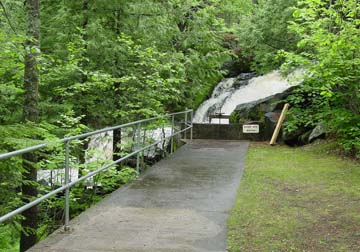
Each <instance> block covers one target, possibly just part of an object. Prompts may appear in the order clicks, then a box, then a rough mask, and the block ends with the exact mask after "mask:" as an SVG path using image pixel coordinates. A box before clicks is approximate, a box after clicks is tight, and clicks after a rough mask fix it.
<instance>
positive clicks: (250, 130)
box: [243, 124, 260, 134]
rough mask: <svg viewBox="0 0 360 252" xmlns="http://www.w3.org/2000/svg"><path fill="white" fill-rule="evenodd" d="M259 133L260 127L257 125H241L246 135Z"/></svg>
mask: <svg viewBox="0 0 360 252" xmlns="http://www.w3.org/2000/svg"><path fill="white" fill-rule="evenodd" d="M259 132H260V126H259V125H258V124H253V125H250V124H249V125H246V124H245V125H243V133H247V134H258V133H259Z"/></svg>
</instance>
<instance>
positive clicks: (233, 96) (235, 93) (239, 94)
mask: <svg viewBox="0 0 360 252" xmlns="http://www.w3.org/2000/svg"><path fill="white" fill-rule="evenodd" d="M302 72H303V71H301V70H297V71H295V72H294V73H293V74H291V75H289V76H288V77H287V78H284V77H282V76H281V74H280V72H279V71H273V72H271V73H269V74H266V75H263V76H259V77H254V78H252V79H250V80H249V81H248V84H247V85H241V86H240V87H238V88H236V87H234V83H235V82H236V81H237V78H227V79H224V80H223V81H221V82H220V83H219V84H218V85H217V86H216V88H215V89H214V92H213V94H212V96H211V98H210V99H208V100H206V101H205V102H204V103H203V104H201V105H200V107H199V108H198V109H197V111H196V113H195V116H194V123H209V122H210V121H209V116H210V115H214V114H221V115H230V114H231V113H232V112H233V111H234V110H235V108H236V107H237V106H238V105H240V104H244V103H248V102H253V101H257V100H260V99H264V98H266V97H269V96H272V95H275V94H278V93H282V92H284V91H286V90H287V89H289V88H290V87H291V86H294V85H298V84H300V82H301V81H300V77H301V75H302ZM210 123H222V124H228V123H229V121H228V119H218V118H213V119H212V120H211V122H210Z"/></svg>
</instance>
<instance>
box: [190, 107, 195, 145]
mask: <svg viewBox="0 0 360 252" xmlns="http://www.w3.org/2000/svg"><path fill="white" fill-rule="evenodd" d="M193 120H194V111H193V110H191V122H190V123H191V129H190V140H191V141H192V140H193V126H194V124H193Z"/></svg>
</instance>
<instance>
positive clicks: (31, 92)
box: [20, 0, 40, 252]
mask: <svg viewBox="0 0 360 252" xmlns="http://www.w3.org/2000/svg"><path fill="white" fill-rule="evenodd" d="M25 6H26V12H27V17H28V26H27V40H26V41H25V53H26V55H25V73H24V91H25V94H24V104H23V121H24V122H27V121H30V122H35V123H36V122H38V120H39V109H38V98H39V91H38V89H39V67H38V58H39V56H40V0H26V2H25ZM36 161H37V158H36V155H35V154H34V153H27V154H24V155H23V166H24V168H25V170H26V172H25V173H24V174H23V180H24V181H25V182H26V181H36V177H37V171H36V167H35V166H34V164H35V163H36ZM22 193H23V200H24V202H25V203H28V202H29V201H30V200H31V199H32V198H33V197H36V196H37V187H36V185H33V184H29V183H24V184H23V185H22ZM23 216H24V217H25V219H24V220H23V221H22V228H23V230H25V232H24V231H22V232H21V238H20V251H21V252H22V251H26V250H27V249H29V248H30V247H31V246H33V245H34V244H35V243H36V241H37V237H36V232H35V231H36V228H37V226H38V224H37V207H36V206H35V207H32V208H30V209H28V210H27V211H25V212H24V213H23ZM29 230H31V231H30V232H29Z"/></svg>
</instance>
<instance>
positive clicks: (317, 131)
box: [309, 123, 326, 143]
mask: <svg viewBox="0 0 360 252" xmlns="http://www.w3.org/2000/svg"><path fill="white" fill-rule="evenodd" d="M325 134H326V129H325V125H324V124H322V123H321V124H319V125H318V126H316V127H315V128H314V129H313V130H312V131H311V133H310V136H309V143H311V142H312V141H314V140H315V139H318V138H321V137H324V136H325Z"/></svg>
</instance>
